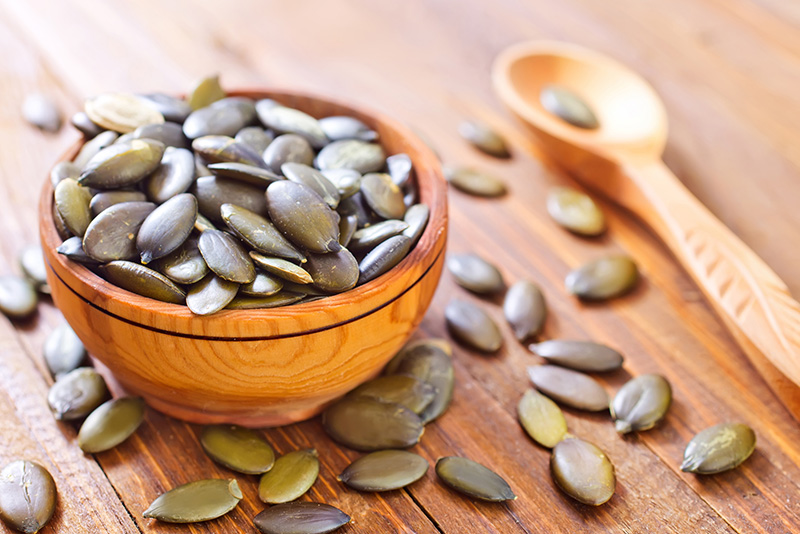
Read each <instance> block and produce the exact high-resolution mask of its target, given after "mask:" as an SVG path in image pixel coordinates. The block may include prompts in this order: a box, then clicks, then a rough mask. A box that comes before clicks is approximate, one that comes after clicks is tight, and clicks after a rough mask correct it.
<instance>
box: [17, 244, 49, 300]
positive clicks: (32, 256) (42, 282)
mask: <svg viewBox="0 0 800 534" xmlns="http://www.w3.org/2000/svg"><path fill="white" fill-rule="evenodd" d="M19 268H20V270H21V271H22V274H23V275H24V276H25V278H26V279H27V280H28V281H29V282H30V283H31V284H33V287H35V288H36V290H37V291H39V292H41V293H50V288H49V287H48V285H47V265H46V264H45V261H44V254H43V252H42V247H41V245H29V246H27V247H25V248H24V249H22V251H21V252H20V253H19Z"/></svg>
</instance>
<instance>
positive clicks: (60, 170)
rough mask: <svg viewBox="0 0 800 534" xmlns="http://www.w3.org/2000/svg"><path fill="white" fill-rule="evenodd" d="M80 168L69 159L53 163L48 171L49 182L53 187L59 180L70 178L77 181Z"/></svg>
mask: <svg viewBox="0 0 800 534" xmlns="http://www.w3.org/2000/svg"><path fill="white" fill-rule="evenodd" d="M80 175H81V169H80V167H78V166H77V165H75V164H74V163H73V162H71V161H60V162H58V163H56V164H55V166H54V167H53V169H52V170H51V171H50V183H51V184H53V189H55V187H56V186H57V185H58V183H59V182H60V181H61V180H64V179H66V178H72V179H73V180H75V181H77V180H78V178H80Z"/></svg>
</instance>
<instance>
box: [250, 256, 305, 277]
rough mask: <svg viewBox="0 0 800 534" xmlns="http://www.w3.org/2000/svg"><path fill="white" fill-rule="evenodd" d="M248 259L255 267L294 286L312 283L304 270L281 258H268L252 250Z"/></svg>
mask: <svg viewBox="0 0 800 534" xmlns="http://www.w3.org/2000/svg"><path fill="white" fill-rule="evenodd" d="M250 257H251V258H252V259H253V261H254V262H255V263H256V265H258V266H259V267H261V268H262V269H264V270H265V271H267V272H269V273H272V274H274V275H275V276H278V277H280V278H283V279H284V280H288V281H290V282H294V283H296V284H310V283H312V282H313V281H314V279H313V278H312V277H311V275H310V274H308V272H307V271H306V270H305V269H303V268H302V267H298V266H297V265H295V264H294V263H292V262H290V261H286V260H284V259H281V258H270V257H267V256H264V255H263V254H259V253H258V252H254V251H252V250H251V251H250Z"/></svg>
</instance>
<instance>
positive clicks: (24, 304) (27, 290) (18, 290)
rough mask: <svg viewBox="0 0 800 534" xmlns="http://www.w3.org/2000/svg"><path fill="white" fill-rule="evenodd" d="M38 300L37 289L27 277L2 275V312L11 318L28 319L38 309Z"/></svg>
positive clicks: (0, 280) (0, 282)
mask: <svg viewBox="0 0 800 534" xmlns="http://www.w3.org/2000/svg"><path fill="white" fill-rule="evenodd" d="M38 300H39V297H38V296H37V295H36V289H35V288H34V287H33V285H32V284H31V283H30V282H29V281H28V280H26V279H25V278H22V277H21V276H13V275H6V276H0V313H3V314H4V315H5V316H6V317H8V318H9V319H13V320H23V319H27V318H28V317H30V316H31V315H33V313H34V312H35V311H36V303H37V302H38Z"/></svg>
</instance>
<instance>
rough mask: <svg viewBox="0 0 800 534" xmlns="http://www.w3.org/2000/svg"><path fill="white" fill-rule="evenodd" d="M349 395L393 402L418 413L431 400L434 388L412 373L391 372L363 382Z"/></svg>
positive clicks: (434, 392)
mask: <svg viewBox="0 0 800 534" xmlns="http://www.w3.org/2000/svg"><path fill="white" fill-rule="evenodd" d="M350 395H352V396H353V397H369V398H371V399H376V400H379V401H381V402H394V403H397V404H401V405H403V406H405V407H406V408H408V409H409V410H411V411H412V412H414V413H415V414H420V413H422V411H423V410H425V408H427V407H428V405H429V404H430V403H431V401H433V399H434V397H435V396H436V389H435V388H434V387H433V386H432V385H430V384H428V383H426V382H423V381H422V380H419V379H417V378H416V377H414V376H412V375H404V374H393V375H385V376H380V377H378V378H375V379H373V380H370V381H369V382H365V383H364V384H361V385H360V386H359V387H357V388H356V389H354V390H353V391H352V392H350Z"/></svg>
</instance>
